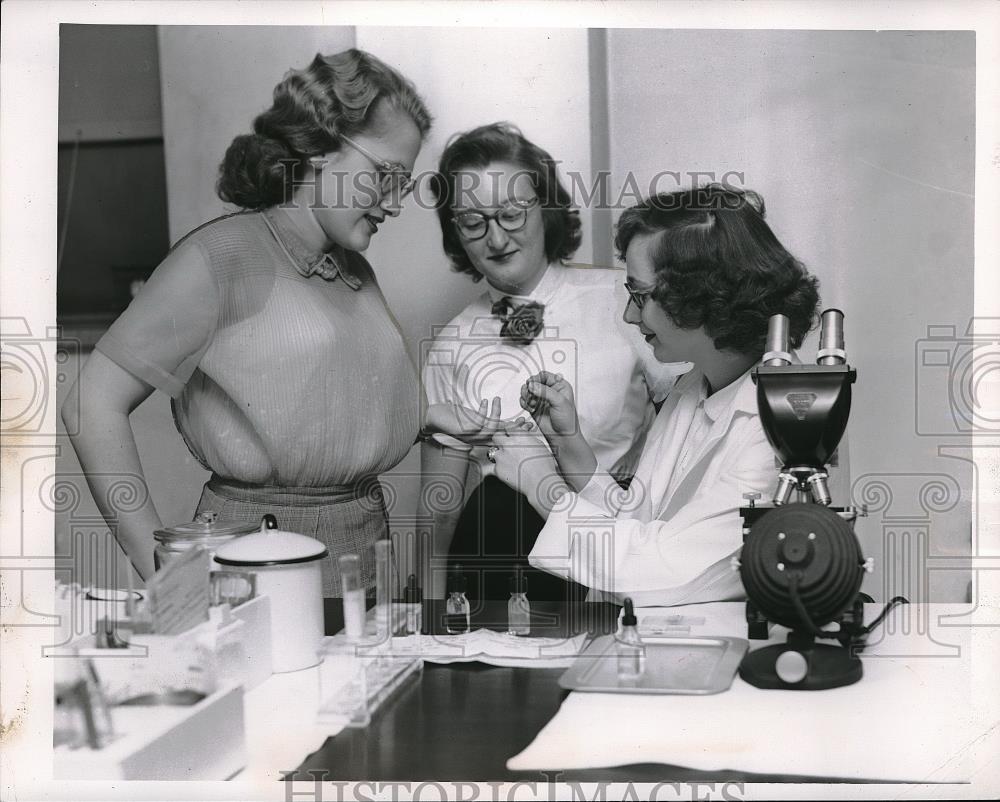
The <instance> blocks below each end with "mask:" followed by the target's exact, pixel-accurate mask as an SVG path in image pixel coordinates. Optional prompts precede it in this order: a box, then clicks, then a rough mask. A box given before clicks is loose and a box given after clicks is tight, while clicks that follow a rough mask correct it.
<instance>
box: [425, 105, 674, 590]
mask: <svg viewBox="0 0 1000 802" xmlns="http://www.w3.org/2000/svg"><path fill="white" fill-rule="evenodd" d="M433 190H434V194H435V198H436V200H437V213H438V218H439V222H440V224H441V231H442V239H443V245H444V250H445V253H446V254H447V255H448V257H449V259H450V260H451V262H452V265H453V268H454V269H455V270H457V271H459V272H462V273H465V274H467V275H468V276H469V277H470V278H471V279H472V280H473V281H480V280H482V279H485V283H486V289H485V292H483V294H482V295H481V296H479V297H478V298H477V299H476V300H474V301H473V302H472V303H471V304H469V306H467V307H466V308H465V309H464V310H462V311H461V312H460V313H459V314H458V315H457V316H456V317H455V318H454V319H453V320H451V322H450V323H449V324H448V325H447V326H444V327H443V328H440V327H439V329H438V334H437V337H436V339H435V341H434V343H433V346H432V347H431V348H430V349H428V350H427V351H425V353H424V354H423V355H422V364H423V371H424V373H423V381H424V389H425V392H426V394H427V401H428V402H429V403H430V404H431V405H434V406H431V407H430V409H431V410H432V411H433V410H435V409H442V408H447V407H448V405H452V406H454V407H455V408H457V409H466V410H472V411H475V414H469V415H467V416H466V420H465V424H466V425H465V429H464V431H462V432H459V433H458V434H457V436H450V435H443V434H437V435H434V436H433V437H431V438H429V439H428V440H427V441H426V442H425V443H424V444H423V448H422V457H421V473H422V477H423V479H422V488H421V494H420V502H419V510H418V516H420V517H424V518H426V519H429V520H431V521H433V531H432V548H431V556H430V560H426V558H425V567H427V565H428V563H429V565H430V568H431V569H432V570H431V575H430V577H427V578H426V579H425V582H427V581H430V582H431V583H432V584H431V587H432V588H433V592H434V594H435V595H436V596H440V595H441V592H442V590H443V589H444V586H445V583H444V576H445V575H444V569H445V565H446V563H447V564H449V565H451V566H455V565H457V564H461V566H462V569H463V573H464V574H465V576H466V579H467V581H468V583H469V594H470V597H473V598H492V599H497V598H499V599H507V598H508V596H509V592H510V589H511V585H510V584H509V582H510V577H511V575H512V574H514V573H515V572H523V573H524V574H525V575H526V576H527V579H528V583H527V592H528V598H529V599H536V600H537V599H549V600H566V599H572V598H577V597H578V596H579V592H578V591H579V589H576V590H574V588H573V586H571V585H570V584H568V583H566V582H564V581H563V580H561V579H559V578H557V577H553V576H551V575H548V574H546V573H544V572H540V571H534V570H532V569H531V568H530V566H529V565H528V563H527V555H528V553H529V552H530V551H531V547H532V545H533V543H534V541H535V537H536V535H537V534H538V532H539V530H540V529H541V527H542V525H543V524H544V520H543V519H542V518H541V517H540V516H539V515H538V514H537V513H536V512H535V511H534V510H533V509H532V507H531V505H530V504H529V503H528V502H527V501H526V500H525V499H524V497H523V496H522V495H521V494H520V493H518V492H516V491H514V490H511V489H510V488H509V487H508V486H507V485H505V484H504V483H503V482H500V481H498V480H497V479H496V478H495V477H494V476H493V475H492V474H493V465H492V464H491V463H490V461H489V459H488V453H489V446H490V439H491V437H492V435H493V433H494V432H496V431H498V430H501V429H505V428H507V427H508V426H510V425H511V424H512V422H513V420H514V419H515V418H516V417H517V416H518V415H521V416H526V414H527V413H525V412H524V410H523V409H522V408H521V405H520V390H521V386H522V385H523V384H524V382H525V380H526V379H527V378H528V377H529V376H531V375H533V374H535V373H537V372H538V371H540V370H547V371H551V372H553V373H560V374H561V375H562V376H563V378H564V380H565V381H566V382H567V383H568V384H570V385H571V386H572V387H573V388H574V391H575V393H576V398H577V400H578V409H579V427H580V429H581V431H582V432H583V434H584V435H585V436H586V438H587V441H588V442H590V443H592V444H593V445H594V448H595V451H596V452H597V453H598V454H599V456H600V459H601V462H602V464H603V465H604V466H605V467H606V468H607V469H609V470H612V471H614V472H615V473H616V474H618V475H619V476H627V475H628V474H629V473H630V472H631V468H632V466H633V464H634V460H635V458H636V456H637V455H638V453H639V451H640V450H641V448H642V442H643V438H644V435H645V431H646V428H647V427H648V425H649V423H650V422H651V421H652V419H653V417H654V415H655V407H654V402H658V401H661V400H662V399H663V398H664V397H665V396H666V394H667V393H668V391H669V390H670V388H671V387H672V386H673V383H674V381H675V378H676V370H674V369H672V368H671V367H670V366H664V365H662V364H660V363H658V362H657V361H656V360H655V359H654V358H653V355H652V354H651V353H650V352H649V350H648V348H647V347H646V345H645V343H643V342H642V338H641V337H639V336H638V333H637V332H635V331H634V330H632V331H630V328H631V327H628V326H624V325H623V324H622V321H621V308H622V307H623V306H624V303H625V297H626V296H625V291H624V289H623V287H622V279H623V278H624V277H623V275H622V273H621V271H618V270H612V269H607V268H595V267H593V266H590V265H572V264H569V263H568V260H569V259H571V258H572V256H573V254H574V253H575V252H576V249H577V248H578V247H579V244H580V239H581V226H580V221H579V218H578V215H577V213H576V212H575V210H573V209H572V208H571V199H570V196H569V193H568V192H567V191H566V189H565V188H564V187H563V185H562V184H561V183H560V181H559V177H558V175H557V171H556V162H555V161H554V160H553V159H552V157H551V156H550V155H549V154H548V153H546V152H545V151H544V150H542V149H541V148H539V147H538V146H537V145H535V144H534V143H532V142H530V141H529V140H527V139H526V138H525V137H524V136H523V135H522V134H521V132H520V131H519V130H518V129H517V128H515V127H514V126H512V125H510V124H507V123H496V124H493V125H486V126H482V127H480V128H476V129H475V130H472V131H469V132H467V133H463V134H461V135H458V136H456V137H454V138H453V139H452V140H451V141H450V142H449V144H448V146H447V147H446V148H445V151H444V153H443V154H442V156H441V162H440V165H439V168H438V173H437V175H436V176H435V178H434V181H433ZM448 428H449V431H451V432H452V434H454V433H455V432H456V431H457V430H458V429H459V428H461V427H460V426H454V425H453V426H450V427H448Z"/></svg>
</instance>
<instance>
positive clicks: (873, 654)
mask: <svg viewBox="0 0 1000 802" xmlns="http://www.w3.org/2000/svg"><path fill="white" fill-rule="evenodd" d="M958 607H961V605H906V606H902V607H898V608H896V609H895V610H894V611H893V612H892V613H891V614H890V616H889V619H887V621H886V624H885V627H884V629H882V630H881V631H880V630H876V632H875V633H873V635H872V636H871V638H870V640H869V644H870V648H869V650H868V651H866V653H865V655H864V656H863V658H862V659H863V664H864V672H865V673H864V677H863V678H862V679H861V681H860V682H858V683H856V684H854V685H850V686H847V687H844V688H835V689H830V690H825V691H783V690H761V689H758V688H755V687H753V686H751V685H749V684H747V683H746V682H744V681H743V680H741V679H740V678H739V677H737V678H736V679H735V680H734V682H733V686H732V688H731V689H730V690H729V691H727V692H725V693H720V694H717V695H713V696H627V695H621V694H591V693H573V694H571V695H570V696H569V698H567V699H566V701H565V702H563V705H562V707H561V709H560V710H559V712H558V713H557V714H556V716H555V717H554V718H553V719H552V720H551V721H550V722H549V723H548V724H547V725H546V726H545V728H544V729H542V731H541V732H540V733H539V734H538V736H537V737H536V738H535V740H534V742H532V743H531V744H530V745H529V746H528V748H527V749H525V750H524V751H522V752H521V753H520V754H518V755H516V756H514V757H513V758H511V759H510V760H509V761H508V762H507V767H508V768H509V769H511V770H519V771H523V770H540V769H564V770H569V769H589V768H599V767H605V766H620V765H628V764H634V763H663V764H668V765H675V766H684V767H688V768H693V769H700V770H707V771H716V770H725V769H731V770H736V771H746V772H753V773H768V774H794V775H807V776H815V777H839V778H845V779H868V780H890V781H891V780H895V781H904V782H961V781H968V780H969V779H970V775H969V772H970V768H969V764H968V759H967V758H968V754H969V744H970V743H971V742H972V741H973V740H974V739H975V729H974V727H973V726H972V720H971V714H970V710H971V700H970V698H969V681H970V670H971V667H970V662H971V661H970V659H969V649H968V630H967V629H962V628H957V627H947V626H945V627H941V626H940V625H939V622H938V619H937V617H938V615H941V614H943V613H948V612H953V611H952V610H951V608H958ZM727 608H728V609H727ZM867 608H870V610H869V609H866V618H868V617H871V616H873V615H874V614H877V612H878V611H879V610H881V605H868V606H867ZM928 608H933V610H934V613H933V614H932V613H931V612H930V610H929V609H928ZM682 611H693V614H696V615H704V616H705V617H706V624H705V625H704V631H702V632H696V631H695V629H696V628H694V627H693V628H692V632H691V634H692V635H697V634H720V635H738V634H742V636H744V637H745V635H746V630H745V624H743V623H742V622H743V619H742V614H743V605H742V604H732V605H693V606H691V607H689V608H680V609H677V610H672V611H670V612H682ZM869 612H870V613H871V616H869ZM662 613H663V611H662V610H661V611H659V614H662ZM640 615H641V614H640ZM640 620H641V617H640ZM741 627H742V629H741V630H740V629H739V628H741ZM734 628H736V629H735V630H734ZM697 629H701V627H698V628H697ZM772 640H775V641H783V640H784V638H783V631H781V632H777V633H775V637H773V638H772ZM758 644H760V642H759V641H757V642H754V643H753V645H752V648H755V647H756V646H757V645H758ZM620 733H628V737H627V738H625V737H620V735H613V734H620Z"/></svg>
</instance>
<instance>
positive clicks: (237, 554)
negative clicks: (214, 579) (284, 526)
mask: <svg viewBox="0 0 1000 802" xmlns="http://www.w3.org/2000/svg"><path fill="white" fill-rule="evenodd" d="M327 554H329V552H328V551H327V550H326V546H325V545H323V543H321V542H320V541H318V540H316V538H313V537H306V536H305V535H300V534H298V533H296V532H283V531H281V530H280V529H268V528H267V524H266V523H263V524H261V527H260V531H259V532H256V533H254V534H252V535H243V537H238V538H236V539H235V540H231V541H229V542H228V543H225V544H223V545H222V546H220V547H219V548H218V549H217V550H216V552H215V561H216V562H217V563H219V564H220V565H240V566H267V565H291V564H294V563H305V562H311V561H312V560H319V559H322V558H323V557H326V556H327Z"/></svg>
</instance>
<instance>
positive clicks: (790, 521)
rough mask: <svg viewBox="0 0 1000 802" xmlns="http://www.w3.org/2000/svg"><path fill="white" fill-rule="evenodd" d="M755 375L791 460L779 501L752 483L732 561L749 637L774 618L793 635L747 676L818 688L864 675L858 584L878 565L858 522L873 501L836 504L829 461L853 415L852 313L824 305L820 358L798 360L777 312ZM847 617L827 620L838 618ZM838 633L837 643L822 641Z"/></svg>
mask: <svg viewBox="0 0 1000 802" xmlns="http://www.w3.org/2000/svg"><path fill="white" fill-rule="evenodd" d="M752 378H753V381H754V383H755V384H756V386H757V406H758V409H759V411H760V419H761V424H762V425H763V427H764V432H765V434H766V435H767V439H768V442H769V443H770V444H771V447H772V448H773V449H774V451H775V454H776V455H777V457H778V461H779V462H780V463H781V466H782V467H781V470H780V472H779V474H778V485H777V489H776V490H775V493H774V497H773V498H772V500H771V503H770V504H759V503H757V499H759V498H760V494H759V493H747V494H745V496H744V498H745V500H746V503H745V504H744V506H742V507H741V509H740V517H741V518H742V519H743V548H742V550H741V552H740V555H739V557H738V558H737V559H735V560H734V564H733V567H734V569H738V570H739V572H740V578H741V579H742V581H743V586H744V589H745V590H746V594H747V600H748V601H747V608H746V613H747V625H748V635H749V637H750V638H751V639H766V638H767V636H768V622H775V623H778V624H781V625H783V626H785V627H787V628H788V629H790V630H791V632H790V633H789V635H788V639H787V642H786V643H783V644H777V645H773V646H767V647H764V648H761V649H757V650H754V651H750V652H749V653H748V654H747V655H746V657H745V658H744V659H743V662H742V663H741V664H740V670H739V673H740V676H741V677H742V678H743V679H744V680H746V681H747V682H749V683H750V684H751V685H754V686H756V687H758V688H783V689H800V690H820V689H824V688H836V687H839V686H842V685H850V684H852V683H854V682H857V681H858V680H859V679H861V674H862V670H861V660H860V659H859V658H858V653H859V652H860V651H861V649H862V648H863V646H864V640H865V637H866V635H867V632H868V630H867V629H866V628H865V627H864V621H863V607H862V602H861V598H862V597H861V596H860V594H859V591H860V589H861V580H862V578H863V577H864V573H865V571H869V572H870V571H871V570H872V561H871V560H870V559H869V560H866V559H865V558H864V556H863V555H862V553H861V546H860V544H859V543H858V539H857V537H856V535H855V533H854V522H855V520H856V519H857V517H858V515H865V514H866V510H865V509H864V508H863V507H860V508H859V507H850V506H844V507H834V506H831V501H832V498H831V495H830V488H829V482H828V480H829V474H828V472H827V466H828V465H830V464H831V461H832V460H833V459H834V456H835V452H836V449H837V445H838V444H839V443H840V439H841V437H842V436H843V434H844V430H845V429H846V427H847V419H848V417H849V415H850V411H851V385H852V384H853V383H854V381H855V379H856V378H857V372H856V371H855V370H854V369H853V368H851V367H850V366H849V365H848V364H847V355H846V353H845V351H844V315H843V313H842V312H841V311H840V310H838V309H828V310H826V311H825V312H823V315H822V328H821V333H820V347H819V351H818V352H817V358H816V364H814V365H806V364H793V363H792V356H791V353H790V352H789V348H788V318H787V317H785V316H784V315H774V316H773V317H772V318H771V319H770V321H769V323H768V334H767V347H766V351H765V353H764V356H763V359H762V360H761V364H760V365H759V366H758V367H757V368H755V369H754V371H753V374H752ZM834 622H835V623H837V624H839V629H837V630H834V631H830V630H828V629H822V628H823V627H824V626H825V625H827V624H830V623H834ZM824 638H830V639H835V640H837V641H838V642H839V645H834V644H827V643H817V640H818V639H824Z"/></svg>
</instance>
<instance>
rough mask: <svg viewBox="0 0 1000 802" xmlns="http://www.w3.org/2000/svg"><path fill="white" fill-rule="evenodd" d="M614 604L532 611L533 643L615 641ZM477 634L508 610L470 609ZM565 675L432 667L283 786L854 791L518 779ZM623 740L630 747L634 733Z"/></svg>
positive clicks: (438, 626) (641, 767) (608, 772)
mask: <svg viewBox="0 0 1000 802" xmlns="http://www.w3.org/2000/svg"><path fill="white" fill-rule="evenodd" d="M618 611H619V608H618V607H617V606H615V605H611V604H590V603H579V604H573V605H566V604H560V603H558V602H550V603H546V602H534V603H532V628H531V630H532V633H531V634H532V635H533V636H536V637H559V636H565V635H568V634H577V633H580V632H583V631H587V632H589V633H591V634H592V635H595V636H596V635H602V634H607V633H610V632H613V631H614V630H615V628H616V622H617V617H618ZM471 618H472V628H473V629H477V628H480V627H485V628H488V629H494V630H505V629H506V626H507V605H506V602H501V601H485V602H479V603H478V604H476V603H473V607H472V613H471ZM424 619H425V622H426V628H427V629H428V630H429V631H430V632H431V633H433V634H443V633H444V628H443V602H436V601H435V602H425V609H424ZM342 620H343V617H342V612H341V610H340V604H339V600H336V599H328V600H327V606H326V625H327V631H328V633H331V634H332V633H334V632H337V631H339V629H340V628H341V622H342ZM562 673H563V669H527V668H502V667H495V666H489V665H484V664H482V663H453V664H451V665H434V664H432V663H426V664H425V665H424V670H423V673H422V676H421V677H420V679H419V680H418V681H417V682H415V683H413V684H411V685H410V686H408V687H406V688H403V689H401V690H400V691H399V692H398V694H397V695H396V696H395V697H394V698H391V699H389V700H388V701H387V702H386V703H385V705H384V706H383V707H382V708H381V709H379V710H378V711H377V712H376V713H375V714H374V715H373V716H372V721H371V724H370V725H369V726H368V727H366V728H363V729H351V728H348V729H345V730H343V731H341V732H340V733H338V734H337V735H336V736H334V737H332V738H328V739H327V740H326V742H325V743H324V744H323V745H322V746H321V747H320V748H319V749H318V750H317V751H315V752H313V753H312V754H311V755H308V756H307V757H306V758H305V760H304V761H303V762H302V764H301V765H300V766H299V767H298V768H297V769H296V771H295V772H294V773H289V774H288V775H287V776H286V779H291V780H297V781H314V780H321V781H338V780H343V781H364V780H368V781H372V780H375V781H384V782H396V781H406V780H414V781H421V780H453V781H477V780H478V781H480V782H487V781H512V782H513V781H529V782H562V781H579V782H603V781H607V782H625V781H632V782H662V781H670V782H822V783H829V782H857V780H844V779H839V778H835V777H816V776H809V777H804V776H797V775H793V774H780V775H772V774H749V773H747V772H738V771H713V772H706V771H695V770H692V769H688V768H683V767H679V766H668V765H662V764H648V763H647V764H633V765H628V766H616V767H610V768H601V769H589V770H574V771H565V772H560V773H559V774H558V775H556V773H555V772H544V773H543V772H517V771H510V770H508V769H507V768H506V762H507V759H508V758H510V757H512V756H514V755H516V754H518V753H519V752H521V751H522V750H523V749H524V748H525V747H527V746H528V744H530V743H531V742H532V740H534V738H535V736H536V734H537V733H538V732H539V731H540V730H541V729H542V727H544V726H545V724H546V723H547V722H548V721H549V720H550V719H551V718H552V717H553V716H554V715H555V713H556V712H557V711H558V709H559V706H560V704H561V703H562V701H563V699H565V698H566V696H567V694H568V693H569V692H568V691H565V690H563V689H562V688H560V687H559V684H558V679H559V676H560V675H561V674H562ZM621 737H623V738H627V737H628V734H627V733H622V734H621Z"/></svg>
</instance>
